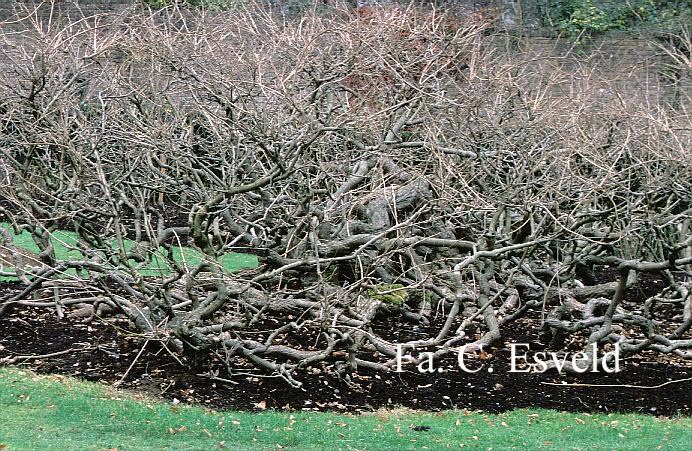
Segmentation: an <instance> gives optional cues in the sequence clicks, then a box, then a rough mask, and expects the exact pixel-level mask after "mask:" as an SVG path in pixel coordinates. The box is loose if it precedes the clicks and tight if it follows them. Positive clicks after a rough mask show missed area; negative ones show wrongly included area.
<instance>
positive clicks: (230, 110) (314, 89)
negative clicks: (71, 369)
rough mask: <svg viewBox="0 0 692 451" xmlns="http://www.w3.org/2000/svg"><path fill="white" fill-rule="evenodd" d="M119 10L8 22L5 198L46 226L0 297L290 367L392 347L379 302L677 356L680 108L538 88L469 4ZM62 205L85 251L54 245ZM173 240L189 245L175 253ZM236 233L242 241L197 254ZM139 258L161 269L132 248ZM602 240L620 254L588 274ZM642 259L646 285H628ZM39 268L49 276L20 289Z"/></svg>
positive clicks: (680, 324)
mask: <svg viewBox="0 0 692 451" xmlns="http://www.w3.org/2000/svg"><path fill="white" fill-rule="evenodd" d="M123 19H124V17H118V16H107V17H99V18H90V19H87V20H84V21H82V22H79V23H71V24H69V25H64V24H63V25H59V24H60V23H61V22H59V21H56V22H55V24H54V25H53V26H54V27H57V28H54V29H50V30H48V31H47V32H46V31H45V30H44V32H42V33H39V32H37V31H36V32H34V33H33V34H31V36H32V38H33V41H25V42H23V43H22V44H21V46H19V45H18V46H17V47H16V50H17V51H16V52H15V53H14V54H15V58H14V60H13V63H12V64H13V66H12V67H13V70H14V73H13V74H11V75H10V76H8V77H5V79H4V80H3V84H2V104H1V105H0V108H1V109H0V113H1V114H0V120H1V121H2V132H1V133H2V135H1V136H0V139H1V140H2V152H3V153H2V163H3V166H2V170H3V173H2V176H3V183H4V185H3V186H2V191H1V192H0V195H1V196H2V202H3V203H2V214H3V215H4V218H5V219H6V220H7V221H10V222H11V223H12V224H13V227H14V228H15V232H19V231H20V230H26V231H28V232H30V233H31V234H32V236H33V238H34V240H35V241H36V243H37V245H38V246H39V248H40V249H41V250H42V252H41V255H40V256H39V260H40V264H37V265H33V266H32V267H28V266H22V265H21V264H16V265H15V266H20V267H19V268H18V271H19V272H20V273H21V276H22V280H23V281H24V282H25V285H26V288H25V289H24V290H23V291H22V292H21V293H20V294H19V295H15V296H14V297H12V298H8V299H4V300H3V303H2V304H0V312H5V311H7V310H8V309H9V308H11V307H12V306H14V305H16V304H18V303H22V304H29V305H32V304H33V305H41V306H45V305H57V306H69V305H72V304H74V303H76V302H78V301H79V298H80V296H81V297H83V298H84V299H83V302H87V301H88V302H93V303H95V304H96V305H95V307H94V308H93V309H92V311H93V312H94V313H95V312H100V311H102V310H99V308H100V307H99V306H101V307H103V306H107V307H108V311H112V312H116V313H120V314H124V315H127V316H128V317H129V318H130V319H131V320H132V322H133V323H134V324H135V325H136V326H137V327H138V328H139V329H140V330H141V331H142V333H144V334H146V335H147V338H148V339H158V340H162V341H164V342H166V343H169V344H170V345H172V347H173V348H178V349H179V350H180V351H183V352H185V353H187V354H188V355H190V356H193V357H200V356H202V357H203V356H204V355H205V354H206V353H216V354H217V355H220V356H222V358H223V359H224V360H225V361H226V362H227V364H228V369H229V371H230V372H231V373H232V371H233V368H234V365H235V363H234V362H236V361H237V359H239V358H242V359H245V360H247V361H249V362H251V363H253V364H255V365H257V366H259V367H261V368H264V369H265V370H268V371H269V372H271V373H274V374H279V375H281V376H282V377H284V378H286V380H288V381H289V382H290V383H292V384H294V385H299V382H298V380H297V379H296V374H297V373H296V372H297V371H298V370H300V369H301V368H304V367H308V366H310V365H320V362H328V363H329V364H330V366H329V368H332V369H333V370H334V371H346V370H349V369H353V368H357V367H369V368H376V369H380V370H387V369H391V368H392V367H393V365H394V360H393V357H394V355H395V345H394V343H392V342H391V341H390V340H388V338H387V337H386V336H383V335H382V333H381V328H379V329H378V327H377V321H378V320H379V319H380V318H382V317H384V316H388V315H389V316H391V315H395V316H401V317H403V319H404V320H405V321H407V322H408V323H409V324H411V326H412V327H413V326H422V328H421V329H420V330H424V331H425V333H423V334H422V335H421V334H420V333H419V334H418V335H416V333H413V332H411V331H409V332H406V333H404V334H403V336H407V337H411V339H410V341H409V344H416V345H417V347H418V348H419V349H421V350H426V349H427V350H430V351H432V352H435V355H436V357H442V356H444V355H446V354H448V353H451V352H454V350H455V349H457V348H458V347H459V346H460V345H462V344H471V349H473V348H478V347H479V346H481V345H495V344H499V343H501V340H502V336H503V334H502V330H503V327H504V326H505V325H506V324H508V323H509V322H511V321H514V320H516V319H517V318H520V317H522V316H524V315H527V314H530V312H531V311H532V310H541V309H543V310H544V311H545V312H546V313H547V314H545V315H543V317H544V325H545V331H546V334H548V335H549V336H551V337H552V338H553V340H554V341H555V344H556V345H559V338H560V337H562V338H564V337H566V336H567V335H569V334H578V333H579V331H581V330H587V331H590V335H588V340H591V341H596V342H598V343H599V345H602V344H603V343H607V342H614V341H618V342H620V343H621V344H622V345H623V349H624V350H626V351H631V352H635V351H638V350H641V349H653V350H657V351H661V352H675V353H677V354H678V355H681V356H683V357H686V358H689V357H690V351H689V345H690V343H689V341H690V340H689V329H690V327H691V325H692V316H691V315H692V314H691V310H692V307H691V305H692V297H691V296H690V263H691V262H690V244H691V243H690V240H691V239H690V220H689V218H690V212H691V211H692V210H691V209H692V202H690V193H691V192H692V189H690V188H691V187H690V180H692V173H691V171H690V168H691V163H690V160H689V158H686V157H685V149H686V148H689V136H688V135H685V134H684V133H683V132H681V130H683V129H684V128H683V127H679V126H678V124H679V121H680V120H681V119H680V118H678V117H677V116H676V113H675V112H674V111H667V110H665V109H663V108H661V109H660V110H657V111H654V112H651V111H647V110H646V109H645V108H643V106H642V105H639V104H637V103H636V101H634V100H633V101H632V102H631V103H625V104H620V103H616V102H610V103H609V101H607V100H604V99H598V98H596V97H588V96H585V97H583V98H579V99H562V100H559V101H556V100H555V99H554V97H551V96H550V95H549V94H550V93H551V91H550V90H551V86H552V83H555V84H559V83H565V82H569V80H570V77H569V74H568V73H566V72H565V71H564V69H563V67H562V66H561V62H559V61H558V62H556V63H555V64H554V65H552V66H550V67H549V70H551V71H552V72H551V74H550V75H551V76H550V77H543V78H541V77H539V75H540V74H537V73H534V72H532V66H531V65H527V64H523V63H522V62H521V61H520V59H519V58H520V55H515V56H513V57H511V58H508V57H507V56H506V55H505V56H502V55H500V56H498V55H495V54H494V53H493V52H492V51H490V50H488V48H487V42H486V38H484V32H485V27H484V25H483V24H482V23H478V22H477V21H473V20H471V19H469V20H466V19H464V18H453V19H452V18H449V17H445V16H444V15H443V14H441V13H439V12H429V11H428V12H424V11H418V10H414V9H407V10H403V9H397V8H389V9H372V10H370V12H369V13H368V14H367V15H365V16H363V15H362V14H360V15H359V14H352V13H351V12H348V11H342V10H336V11H334V12H333V13H332V14H324V15H322V16H318V15H306V16H304V17H303V18H301V19H300V20H296V21H292V22H281V21H279V20H276V19H275V18H274V17H272V16H271V15H268V14H265V13H263V12H261V11H258V10H252V11H241V12H238V11H236V12H233V13H229V14H228V15H221V14H220V15H215V16H206V17H203V16H195V17H190V16H187V15H185V14H182V13H180V12H178V11H176V10H174V9H171V10H165V11H163V12H159V13H156V14H153V15H141V14H132V15H130V16H128V17H127V19H128V20H127V21H125V20H123ZM541 70H545V67H543V68H542V69H541ZM584 71H585V72H587V73H591V74H593V72H589V71H588V68H586V67H585V68H584ZM537 80H551V81H550V83H548V82H537ZM587 94H588V93H587ZM566 101H573V102H577V103H578V104H577V105H576V106H573V107H570V108H562V106H563V105H564V103H565V102H566ZM580 110H584V111H580ZM57 229H68V230H71V231H74V232H76V234H77V237H78V238H77V239H76V240H75V241H74V242H73V243H66V244H67V245H69V246H71V247H72V252H73V255H78V256H79V258H76V259H73V260H70V261H60V260H58V259H57V258H56V256H55V252H54V250H53V248H52V243H53V242H52V241H51V240H50V239H49V232H51V231H55V230H57ZM131 241H132V242H134V245H131V244H129V243H130V242H131ZM3 243H4V244H3V246H4V247H3V249H5V250H6V253H8V255H9V254H11V255H14V256H15V257H16V256H17V251H16V250H14V248H13V246H11V243H9V238H8V237H3ZM183 246H191V247H193V248H195V249H197V250H198V251H200V252H201V253H202V254H203V256H204V258H202V259H201V260H199V261H181V259H180V258H175V256H176V255H178V253H177V250H178V249H179V248H180V247H183ZM239 249H240V250H243V251H245V252H251V253H254V254H256V255H258V256H259V259H260V262H261V265H260V267H259V268H258V269H256V270H244V271H240V272H229V271H227V270H225V269H224V268H222V267H221V266H220V265H219V264H218V263H217V262H218V261H219V259H220V258H221V257H222V256H223V255H224V254H227V253H229V252H232V251H237V250H239ZM154 258H155V259H156V261H157V262H159V263H160V262H166V264H167V265H168V266H169V267H170V268H171V272H170V273H166V274H158V275H156V274H152V273H151V272H150V271H149V272H148V271H147V270H145V268H147V267H148V266H149V265H151V263H152V261H153V259H154ZM5 260H7V259H5ZM15 260H16V259H15ZM3 261H4V260H3ZM598 265H601V266H611V267H614V268H617V269H618V274H620V279H619V280H617V281H615V282H612V283H601V284H598V283H597V281H596V280H594V278H593V268H594V266H598ZM71 269H75V270H77V272H76V273H74V272H70V271H69V270H71ZM647 271H656V272H662V273H663V274H665V275H666V276H667V277H668V279H667V280H668V283H667V284H666V287H665V288H664V289H663V290H662V291H661V292H660V293H659V294H657V295H656V296H654V297H652V298H650V299H649V300H648V301H647V302H646V305H643V306H640V308H639V309H638V310H637V311H629V310H625V309H623V305H622V302H623V297H624V292H625V291H624V290H625V288H626V287H627V286H628V284H630V283H632V281H633V276H634V275H636V274H638V273H641V272H647ZM47 288H51V289H52V290H53V293H54V294H55V297H54V298H55V301H54V302H53V301H52V300H49V301H48V302H46V300H45V299H39V300H34V299H33V298H32V293H39V294H40V293H43V292H44V291H45V290H46V289H47ZM38 297H39V298H40V296H38ZM659 304H670V305H672V306H673V308H674V309H675V310H676V311H677V312H679V316H677V317H676V318H677V320H675V321H677V322H676V323H675V324H673V323H670V322H668V323H665V324H662V321H669V320H670V319H669V318H668V319H666V318H659V317H658V316H657V313H656V312H657V311H658V310H657V308H656V306H657V305H659ZM671 321H672V320H671ZM268 324H271V327H269V326H266V325H268ZM471 324H475V325H476V328H477V329H478V330H479V331H480V332H479V334H477V335H474V334H472V333H471V332H470V331H469V330H470V329H469V326H470V325H471ZM632 326H636V327H638V329H636V330H635V329H633V328H632ZM664 326H665V327H664ZM668 326H671V327H668ZM402 327H405V326H402ZM626 327H627V328H628V329H626ZM258 328H259V329H262V328H266V330H265V332H264V333H259V334H258V333H256V331H257V330H258ZM297 334H303V335H305V334H307V335H309V336H311V337H312V338H313V339H314V345H313V346H312V347H310V348H308V349H304V348H299V347H296V346H295V343H296V341H295V338H296V335H297ZM375 351H376V352H375ZM595 357H596V356H594V358H595ZM200 360H202V361H203V359H200Z"/></svg>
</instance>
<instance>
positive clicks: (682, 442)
mask: <svg viewBox="0 0 692 451" xmlns="http://www.w3.org/2000/svg"><path fill="white" fill-rule="evenodd" d="M413 425H422V426H429V427H430V430H428V431H422V432H416V431H413V430H412V429H411V426H413ZM690 443H692V418H689V417H684V418H673V419H662V418H656V417H650V416H641V415H631V414H627V415H619V414H609V415H605V414H594V415H588V414H582V413H579V414H577V413H564V412H553V411H546V410H517V411H513V412H508V413H504V414H501V415H486V414H481V413H470V412H464V411H449V412H445V413H440V414H434V413H412V412H409V411H404V410H402V411H390V412H384V411H382V412H380V413H377V414H367V415H362V416H358V417H356V416H349V415H339V414H332V413H304V412H293V413H290V412H273V411H266V412H263V413H244V412H211V411H207V410H204V409H201V408H192V407H183V406H179V405H178V406H175V405H172V404H165V403H159V402H156V401H152V400H146V399H144V400H141V399H140V400H135V399H134V398H132V397H130V396H129V395H126V394H123V393H122V392H119V391H116V390H114V389H111V388H108V387H105V386H101V385H98V384H92V383H85V382H80V381H77V380H74V379H70V378H65V377H60V376H37V375H35V374H34V373H31V372H28V371H24V370H18V369H14V368H0V449H47V448H55V449H70V450H74V449H113V448H118V449H120V450H127V449H162V448H164V449H165V448H168V449H216V448H229V449H269V448H274V449H277V448H282V447H288V448H295V449H414V448H415V449H422V448H424V447H427V448H429V449H447V448H455V449H458V448H459V447H460V446H463V447H465V448H470V449H484V450H487V449H491V448H492V449H510V448H513V447H516V448H519V449H560V450H563V449H564V450H569V449H589V450H591V449H631V450H644V449H647V450H654V449H669V450H684V449H689V445H690Z"/></svg>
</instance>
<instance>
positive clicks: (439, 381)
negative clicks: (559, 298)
mask: <svg viewBox="0 0 692 451" xmlns="http://www.w3.org/2000/svg"><path fill="white" fill-rule="evenodd" d="M658 284H660V281H658V280H656V279H651V280H648V281H645V283H643V284H642V285H641V286H639V287H637V288H636V289H634V290H631V291H630V293H629V295H630V296H629V300H630V302H639V301H640V300H641V297H642V296H644V295H646V294H647V292H648V291H650V290H652V289H654V288H655V286H656V285H658ZM0 289H2V290H10V289H11V285H4V286H3V287H2V288H0ZM3 297H4V296H3V293H2V292H1V291H0V299H2V298H3ZM538 315H539V313H538V312H535V314H534V315H533V318H531V317H529V318H526V319H522V320H520V321H518V322H516V323H514V324H513V325H512V327H511V328H509V329H507V330H506V331H505V334H506V335H505V343H506V345H505V347H503V348H501V349H495V350H492V351H490V354H489V355H487V356H485V357H486V358H485V359H483V360H481V359H478V358H476V359H474V358H471V357H469V358H468V359H467V364H468V366H469V368H472V369H477V368H480V369H481V370H480V371H479V372H477V373H473V374H472V373H465V372H462V371H461V370H459V368H458V365H457V362H456V359H450V360H449V361H446V362H441V364H440V366H442V367H444V368H445V371H444V372H442V373H435V374H420V373H418V372H414V371H406V372H403V373H396V372H390V373H380V372H374V371H369V370H359V371H358V372H357V373H356V374H351V375H350V377H348V378H338V377H335V376H329V375H328V370H329V368H328V367H326V366H316V367H314V368H309V369H307V370H306V371H305V373H303V374H301V375H300V378H299V379H300V380H301V381H302V382H304V387H303V389H292V388H290V387H289V386H288V385H287V384H286V383H285V382H284V381H283V380H282V379H280V378H275V377H266V375H265V374H262V373H261V372H259V371H257V370H255V369H253V368H252V367H250V366H249V365H247V364H245V362H243V361H242V359H238V360H237V361H235V362H234V368H233V369H232V370H233V372H234V374H233V375H231V376H229V375H228V373H227V372H226V371H225V369H224V368H223V367H222V366H221V365H220V364H219V362H218V361H209V362H203V364H204V368H205V369H206V371H209V369H210V368H211V369H215V370H218V371H219V373H218V376H219V377H221V378H224V379H229V380H230V382H229V381H221V380H213V379H211V378H210V377H209V376H208V374H207V375H206V376H204V375H197V374H195V371H194V370H191V369H190V368H189V367H188V366H185V365H181V364H180V363H179V362H178V361H177V360H176V358H174V357H173V356H172V355H171V354H170V353H169V352H168V351H166V350H165V349H163V348H162V347H161V346H160V344H159V343H156V342H149V343H148V344H147V346H146V347H145V349H144V351H143V352H141V354H140V355H139V356H138V354H139V353H140V351H142V347H143V344H144V343H143V341H142V340H141V339H140V337H138V336H137V334H135V333H134V332H133V331H131V330H130V329H129V327H128V323H127V321H125V320H122V319H118V318H111V319H108V320H106V321H101V322H94V323H91V324H85V323H80V322H76V321H74V320H68V319H64V320H59V319H57V317H56V316H55V314H54V313H51V312H50V311H47V310H46V309H42V310H38V309H32V308H21V309H20V308H18V309H14V310H13V311H12V312H11V313H10V314H8V315H6V316H5V317H2V318H0V361H1V360H2V359H3V358H16V357H17V356H30V355H33V356H37V355H46V354H54V355H52V356H49V357H43V358H26V359H16V360H15V362H14V364H15V365H21V366H26V367H29V368H31V369H33V370H35V371H38V372H40V373H60V374H65V375H70V376H76V377H79V378H83V379H87V380H92V381H101V382H104V383H107V384H112V383H115V382H118V381H120V380H121V379H122V384H121V387H123V388H126V389H130V390H136V391H140V392H141V391H143V392H146V393H148V394H150V395H152V394H153V395H154V396H159V397H161V398H165V399H169V400H170V399H178V400H180V401H181V402H189V403H196V404H200V405H203V406H207V407H210V408H217V409H220V408H230V409H241V410H261V409H264V408H269V409H293V410H301V409H302V410H335V411H348V412H362V411H369V410H373V409H377V408H381V407H395V406H406V407H411V408H415V409H427V410H442V409H450V408H467V409H482V410H484V411H488V412H501V411H505V410H510V409H513V408H518V407H543V408H550V409H557V410H565V411H585V412H596V411H599V412H639V413H646V414H653V415H676V414H684V415H690V414H692V411H691V408H692V381H682V382H673V381H680V380H682V379H687V378H690V377H691V376H692V362H686V361H683V360H681V359H678V358H675V357H671V356H661V355H654V354H650V353H643V354H642V355H637V356H629V357H627V358H623V359H622V360H621V371H620V372H619V373H613V374H608V373H604V372H600V373H590V372H587V373H583V374H581V375H559V374H557V373H555V372H552V373H551V372H546V373H542V374H535V373H532V374H525V373H511V372H509V369H510V368H509V362H510V350H509V347H508V345H509V344H510V343H530V344H531V349H532V350H539V349H544V348H545V345H543V344H541V343H539V342H538V341H537V340H538V336H539V334H538V330H537V328H536V324H537V321H536V319H535V318H537V317H538ZM441 320H442V319H441V318H440V321H441ZM398 321H399V320H398V319H396V318H387V319H383V320H381V322H380V324H379V325H378V328H380V329H381V330H383V331H384V330H389V331H390V336H389V337H388V338H389V339H391V340H392V341H394V342H396V339H397V336H401V338H404V337H403V333H406V335H409V334H410V333H411V325H410V324H403V323H402V324H399V322H398ZM434 326H439V325H437V324H434ZM262 327H263V325H258V332H261V330H260V329H262ZM264 328H266V329H271V320H268V322H267V324H265V325H264ZM399 331H405V332H399ZM421 332H423V331H421ZM303 339H304V340H306V341H310V340H314V337H313V338H310V336H309V335H307V334H305V335H303ZM312 343H314V341H313V342H312ZM306 346H309V344H307V343H306ZM575 348H578V347H576V346H575ZM65 351H69V352H65ZM325 365H327V364H325ZM490 368H492V372H490V371H489V369H490ZM128 369H129V372H128ZM197 372H199V370H198V371H197ZM669 382H672V383H669ZM550 384H557V385H550ZM565 384H593V385H618V386H617V387H595V386H588V387H584V386H581V387H577V386H570V385H565ZM663 384H665V385H663ZM654 386H660V387H658V388H641V387H654Z"/></svg>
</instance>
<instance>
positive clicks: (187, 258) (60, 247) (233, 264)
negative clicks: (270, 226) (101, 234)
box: [0, 223, 259, 281]
mask: <svg viewBox="0 0 692 451" xmlns="http://www.w3.org/2000/svg"><path fill="white" fill-rule="evenodd" d="M0 227H3V228H5V229H7V230H8V231H9V232H10V234H11V235H12V238H13V244H14V246H16V247H18V248H22V249H25V250H27V251H29V252H33V253H38V252H39V249H38V247H37V246H36V243H34V240H33V239H32V238H31V234H30V233H29V232H26V231H24V232H22V233H20V234H19V235H15V234H14V233H13V230H12V228H11V227H10V225H9V224H6V223H0ZM51 240H52V243H53V248H54V250H55V256H56V258H57V259H58V260H68V261H69V260H81V259H83V256H82V254H81V253H80V252H79V251H77V250H76V249H78V236H77V234H76V233H74V232H67V231H56V232H53V233H52V236H51ZM110 244H111V246H114V245H115V243H110ZM123 245H124V248H125V250H126V251H129V250H130V249H131V248H132V246H133V245H134V242H133V241H131V240H124V242H123ZM164 252H165V250H164V249H163V248H161V249H159V251H158V252H155V253H154V254H153V255H152V257H151V262H150V263H149V264H147V265H146V266H145V267H143V268H141V269H140V271H139V273H141V274H142V275H144V276H162V275H167V274H169V273H170V271H171V268H170V265H169V264H168V262H167V261H166V258H165V253H164ZM172 254H173V259H174V260H175V261H176V263H178V264H181V265H188V266H190V267H194V266H196V265H198V264H199V263H200V262H201V261H202V258H203V256H202V253H201V252H199V251H198V250H196V249H192V248H189V247H185V246H174V247H173V248H172ZM218 263H219V264H220V265H221V266H222V267H223V268H224V269H225V270H226V271H228V272H233V271H238V270H241V269H247V268H256V267H257V266H258V264H259V263H258V260H257V256H255V255H252V254H241V253H228V254H225V255H223V256H222V257H220V258H219V260H218ZM133 264H134V262H133ZM5 270H6V271H7V270H8V268H5ZM65 275H67V276H74V275H76V272H75V271H74V270H68V271H66V274H65ZM7 280H16V277H13V276H0V281H7Z"/></svg>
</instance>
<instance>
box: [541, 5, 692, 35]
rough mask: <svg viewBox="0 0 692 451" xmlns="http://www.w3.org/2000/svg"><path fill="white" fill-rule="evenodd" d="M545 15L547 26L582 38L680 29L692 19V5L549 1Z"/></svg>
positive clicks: (545, 7) (545, 8)
mask: <svg viewBox="0 0 692 451" xmlns="http://www.w3.org/2000/svg"><path fill="white" fill-rule="evenodd" d="M543 12H544V14H543V17H544V25H547V26H550V27H555V28H557V29H558V30H559V31H560V32H562V33H563V34H565V35H568V36H570V37H573V38H576V39H579V38H581V37H588V36H591V35H594V34H597V33H602V32H605V31H609V30H633V29H639V28H647V29H653V30H656V31H660V30H663V31H671V30H677V29H680V27H684V26H685V24H687V23H689V21H690V20H691V14H692V6H691V5H690V3H689V2H674V1H667V0H631V1H627V2H621V1H614V0H609V1H602V0H601V1H599V0H549V1H547V2H546V4H545V6H544V11H543Z"/></svg>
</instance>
